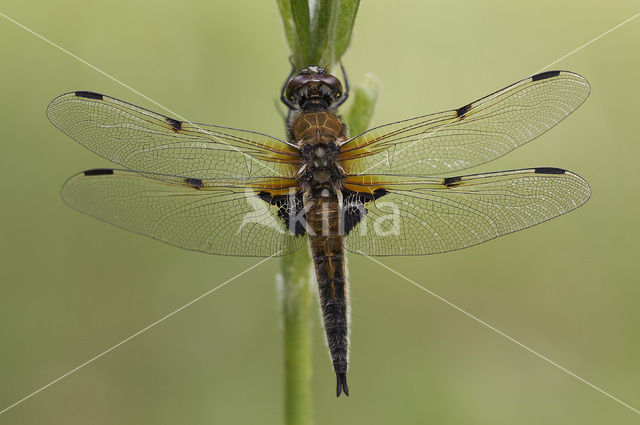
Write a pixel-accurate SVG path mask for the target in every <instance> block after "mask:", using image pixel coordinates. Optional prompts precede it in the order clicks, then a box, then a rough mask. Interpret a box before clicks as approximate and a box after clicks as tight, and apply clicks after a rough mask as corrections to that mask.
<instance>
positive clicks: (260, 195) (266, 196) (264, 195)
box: [258, 192, 273, 204]
mask: <svg viewBox="0 0 640 425" xmlns="http://www.w3.org/2000/svg"><path fill="white" fill-rule="evenodd" d="M258 198H260V199H262V200H263V201H264V202H266V203H267V204H271V200H272V199H273V196H271V194H270V193H269V192H258Z"/></svg>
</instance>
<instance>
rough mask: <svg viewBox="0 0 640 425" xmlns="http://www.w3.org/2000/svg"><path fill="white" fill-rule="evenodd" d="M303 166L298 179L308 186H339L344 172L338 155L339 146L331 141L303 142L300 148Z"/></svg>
mask: <svg viewBox="0 0 640 425" xmlns="http://www.w3.org/2000/svg"><path fill="white" fill-rule="evenodd" d="M300 152H301V156H302V162H303V166H302V167H301V168H300V172H299V173H298V181H300V182H301V183H302V184H303V185H304V186H307V187H308V188H321V187H334V188H337V187H340V186H341V185H342V182H343V181H344V177H345V172H344V169H343V167H342V165H341V164H340V160H339V158H338V155H339V153H340V148H339V147H338V146H337V145H336V144H335V143H333V142H329V143H315V144H305V145H304V146H303V147H302V149H301V151H300Z"/></svg>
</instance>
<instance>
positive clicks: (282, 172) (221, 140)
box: [47, 91, 299, 179]
mask: <svg viewBox="0 0 640 425" xmlns="http://www.w3.org/2000/svg"><path fill="white" fill-rule="evenodd" d="M47 116H48V117H49V119H50V120H51V122H52V123H53V124H54V125H55V126H56V127H58V128H59V129H60V130H62V131H63V132H64V133H66V134H67V135H69V136H70V137H71V138H73V139H74V140H76V141H77V142H78V143H80V144H81V145H83V146H85V147H86V148H88V149H90V150H91V151H93V152H95V153H97V154H98V155H101V156H103V157H105V158H107V159H108V160H110V161H113V162H115V163H117V164H120V165H122V166H124V167H126V168H129V169H131V170H136V171H140V172H150V173H157V177H161V175H165V174H167V175H188V176H191V177H194V178H199V179H209V178H217V177H231V178H241V177H264V176H284V177H290V176H292V175H293V173H294V172H295V170H296V164H298V162H299V155H298V150H297V148H296V147H294V146H293V145H291V144H289V143H287V142H284V141H282V140H279V139H276V138H275V137H271V136H267V135H265V134H260V133H254V132H251V131H246V130H238V129H232V128H225V127H218V126H213V125H207V124H189V123H187V122H182V121H178V120H176V119H173V118H169V117H166V116H164V115H161V114H157V113H155V112H151V111H149V110H147V109H144V108H141V107H139V106H135V105H132V104H130V103H127V102H123V101H121V100H118V99H114V98H113V97H109V96H105V95H101V94H98V93H93V92H80V91H78V92H73V93H67V94H63V95H62V96H59V97H57V98H56V99H54V100H53V101H52V102H51V103H50V104H49V106H48V108H47Z"/></svg>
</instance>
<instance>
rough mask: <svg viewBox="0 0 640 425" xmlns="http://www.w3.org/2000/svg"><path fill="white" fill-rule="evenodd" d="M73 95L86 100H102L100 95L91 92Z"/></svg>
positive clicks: (78, 92) (80, 92)
mask: <svg viewBox="0 0 640 425" xmlns="http://www.w3.org/2000/svg"><path fill="white" fill-rule="evenodd" d="M75 95H76V96H78V97H86V98H87V99H98V100H102V99H103V96H102V95H101V94H100V93H94V92H92V91H77V92H75Z"/></svg>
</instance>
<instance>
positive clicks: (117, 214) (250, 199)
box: [62, 169, 305, 257]
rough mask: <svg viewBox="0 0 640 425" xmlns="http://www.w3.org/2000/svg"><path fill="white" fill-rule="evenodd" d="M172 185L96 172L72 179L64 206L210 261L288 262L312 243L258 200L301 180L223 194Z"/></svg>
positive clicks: (205, 186) (168, 179) (182, 182)
mask: <svg viewBox="0 0 640 425" xmlns="http://www.w3.org/2000/svg"><path fill="white" fill-rule="evenodd" d="M162 177H163V180H164V181H165V183H163V182H160V181H158V180H156V179H149V178H145V177H142V176H140V175H139V174H137V173H135V172H131V171H126V170H111V169H103V170H89V171H85V172H84V173H80V174H77V175H75V176H73V177H71V178H70V179H69V180H68V181H67V182H66V183H65V185H64V187H63V189H62V197H63V199H64V201H65V202H66V203H67V204H68V205H69V206H71V207H73V208H75V209H76V210H78V211H80V212H83V213H85V214H88V215H91V216H93V217H95V218H98V219H100V220H102V221H105V222H107V223H110V224H113V225H116V226H119V227H122V228H124V229H127V230H130V231H133V232H137V233H140V234H143V235H146V236H150V237H152V238H154V239H158V240H161V241H163V242H166V243H168V244H171V245H175V246H178V247H180V248H185V249H190V250H194V251H201V252H206V253H208V254H220V255H238V256H253V257H269V256H272V255H278V256H279V255H285V254H288V253H291V252H293V251H295V250H296V249H298V248H300V247H301V246H302V245H303V244H304V241H305V238H303V237H299V236H298V237H296V236H294V235H293V234H292V233H291V232H289V231H288V230H287V229H286V227H285V224H284V223H283V221H282V220H280V219H279V218H278V216H277V209H276V208H275V207H274V206H272V205H270V204H268V203H266V202H264V201H263V200H262V199H260V198H259V197H258V196H257V194H258V193H280V192H282V193H286V192H287V190H288V189H290V188H294V187H295V185H296V182H295V180H293V179H279V180H276V179H268V178H254V179H252V180H251V181H247V180H246V179H245V180H243V181H241V182H238V184H237V185H232V184H229V185H228V186H224V187H223V186H220V185H218V184H217V183H215V182H214V183H211V182H209V181H207V180H198V179H195V178H182V177H176V176H162Z"/></svg>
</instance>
